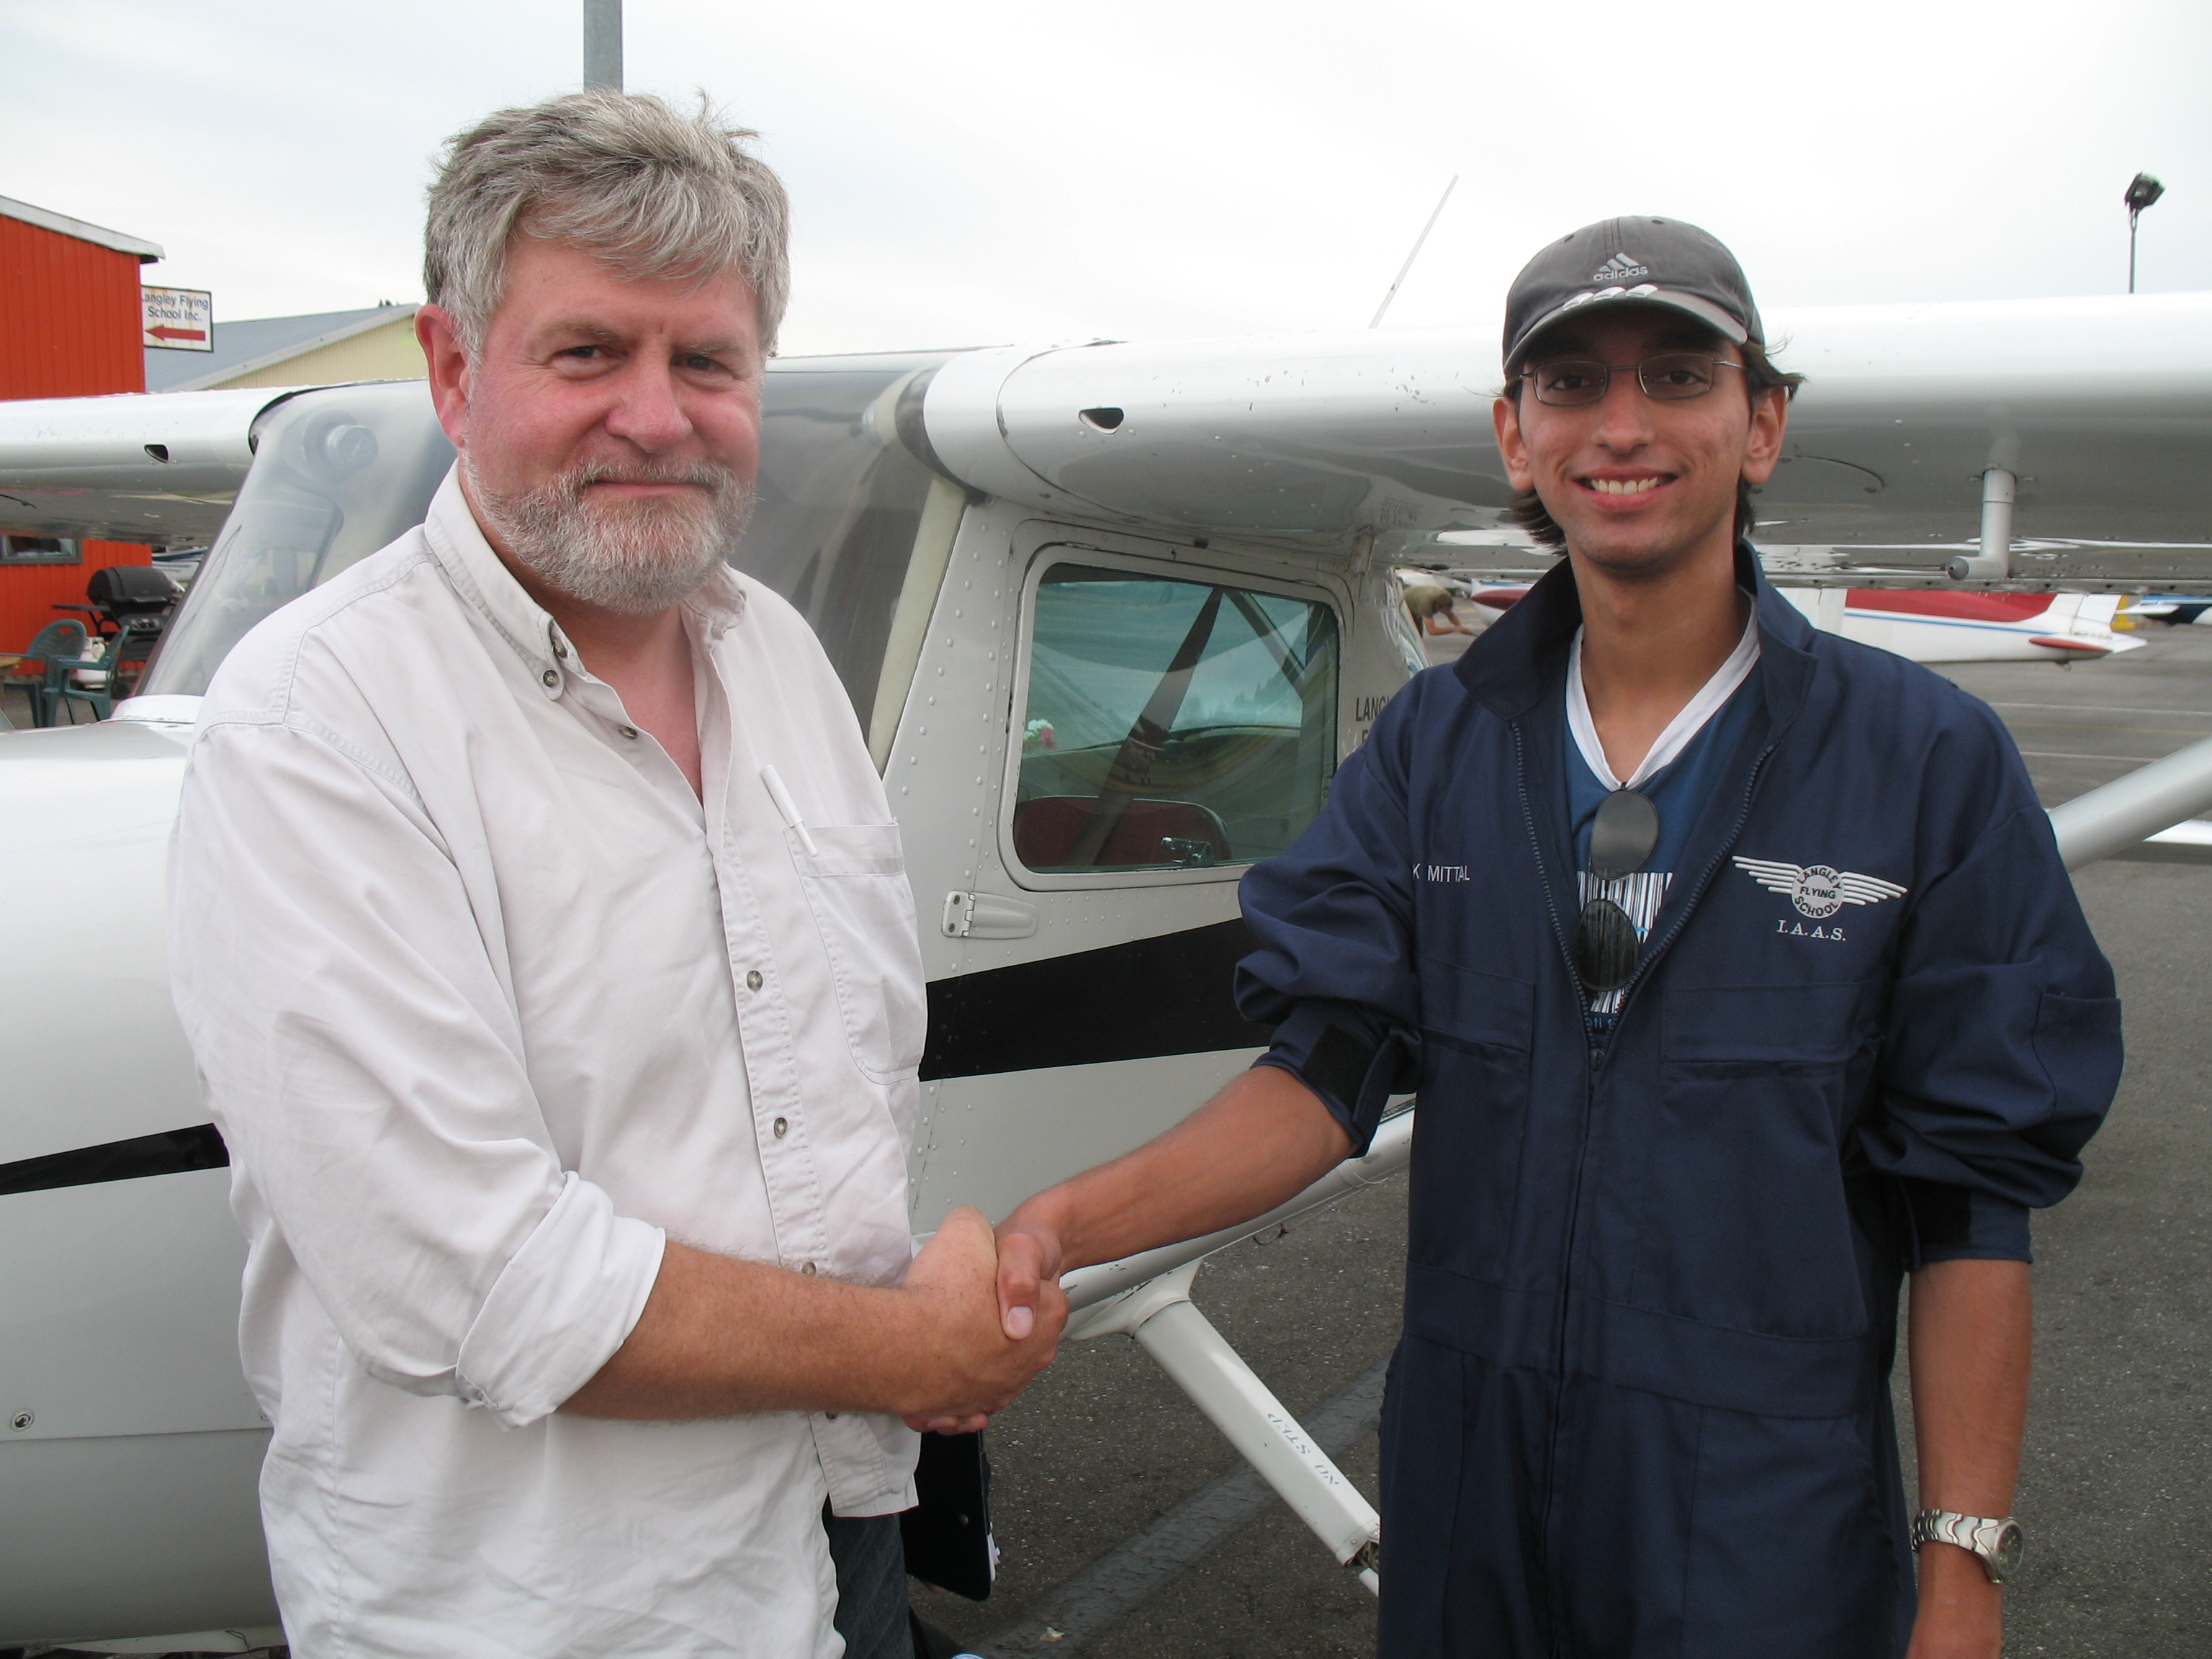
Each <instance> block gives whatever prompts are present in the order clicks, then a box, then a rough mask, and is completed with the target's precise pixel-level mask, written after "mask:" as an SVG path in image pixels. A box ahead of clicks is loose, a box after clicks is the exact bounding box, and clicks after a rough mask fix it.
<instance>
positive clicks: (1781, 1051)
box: [1659, 984, 1869, 1066]
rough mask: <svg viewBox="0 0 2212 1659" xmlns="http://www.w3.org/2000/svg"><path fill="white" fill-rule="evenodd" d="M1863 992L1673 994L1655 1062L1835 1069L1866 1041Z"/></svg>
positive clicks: (1683, 990) (1770, 989)
mask: <svg viewBox="0 0 2212 1659" xmlns="http://www.w3.org/2000/svg"><path fill="white" fill-rule="evenodd" d="M1865 989H1866V987H1863V986H1861V985H1856V984H1841V985H1723V986H1710V987H1706V986H1699V987H1674V988H1670V989H1669V990H1668V993H1667V1000H1666V1003H1665V1005H1664V1006H1663V1008H1662V1012H1661V1015H1660V1036H1659V1052H1660V1058H1661V1059H1662V1060H1668V1061H1687V1062H1690V1063H1692V1064H1696V1063H1700V1062H1713V1061H1723V1062H1724V1061H1729V1060H1740V1061H1747V1062H1752V1063H1758V1062H1761V1061H1764V1062H1766V1063H1768V1064H1779V1065H1792V1064H1795V1065H1813V1066H1819V1065H1835V1064H1838V1063H1840V1062H1841V1061H1843V1060H1849V1059H1850V1057H1851V1055H1852V1054H1855V1053H1857V1050H1858V1048H1859V1045H1860V1043H1861V1042H1862V1041H1863V1037H1864V1032H1865V1029H1866V1027H1867V1025H1868V1024H1869V1020H1868V1018H1867V1017H1866V1015H1865V1014H1864V1013H1863V1012H1862V1010H1861V1008H1860V1003H1861V1001H1862V1000H1863V996H1864V993H1865Z"/></svg>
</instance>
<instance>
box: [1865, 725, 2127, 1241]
mask: <svg viewBox="0 0 2212 1659" xmlns="http://www.w3.org/2000/svg"><path fill="white" fill-rule="evenodd" d="M1991 723H1992V724H1994V720H1992V722H1991ZM1991 740H1992V742H1993V743H1996V744H2001V745H2002V747H2001V749H2000V751H1999V753H1998V754H1997V755H1996V757H1994V758H1993V759H1992V760H1990V761H1989V762H1987V763H1984V769H1987V770H1990V771H1993V772H1995V773H1996V774H1997V775H1996V776H1995V777H1993V778H1991V779H1990V780H1989V781H1988V784H1987V785H1986V786H1985V787H1986V788H1987V793H1983V794H1982V799H1989V798H1990V795H1991V794H1995V795H1996V796H1997V797H1998V798H1999V799H2006V800H2008V802H2009V803H2010V805H2009V810H2007V811H2003V812H2002V815H2001V816H1999V817H1996V820H1995V821H1994V822H1991V823H1988V825H1987V827H1986V828H1984V829H1979V831H1978V833H1976V834H1974V835H1972V837H1971V839H1967V838H1966V837H1965V836H1960V840H1961V842H1963V845H1962V846H1961V847H1960V849H1959V852H1958V854H1957V856H1956V857H1955V859H1954V860H1946V861H1945V863H1943V864H1942V865H1940V866H1938V868H1939V873H1938V874H1937V875H1936V876H1935V877H1934V878H1932V879H1931V880H1929V882H1928V883H1927V884H1926V885H1925V887H1924V888H1923V890H1922V891H1921V892H1919V893H1917V894H1916V895H1915V896H1914V902H1913V905H1912V909H1911V916H1910V920H1909V921H1907V922H1906V924H1905V928H1904V930H1903V932H1902V933H1901V935H1900V939H1899V950H1898V957H1897V961H1896V966H1895V972H1894V976H1893V981H1892V987H1891V1000H1890V1006H1889V1010H1888V1018H1887V1024H1886V1032H1885V1041H1884V1044H1883V1051H1882V1061H1881V1067H1882V1069H1881V1097H1880V1102H1879V1109H1878V1110H1877V1112H1876V1113H1875V1115H1874V1116H1873V1118H1872V1119H1871V1120H1870V1121H1869V1123H1868V1125H1867V1127H1865V1128H1864V1129H1863V1131H1862V1133H1861V1145H1862V1146H1863V1149H1864V1151H1865V1153H1866V1155H1867V1157H1868V1158H1869V1161H1870V1162H1871V1163H1872V1164H1873V1165H1874V1166H1875V1168H1876V1169H1878V1170H1882V1171H1884V1172H1886V1173H1887V1174H1888V1175H1890V1176H1894V1177H1895V1178H1896V1179H1897V1181H1898V1182H1899V1189H1900V1191H1901V1193H1902V1194H1903V1197H1904V1199H1905V1209H1906V1212H1907V1214H1908V1215H1909V1218H1910V1220H1911V1227H1912V1233H1913V1237H1912V1239H1911V1250H1910V1255H1909V1259H1910V1260H1911V1262H1912V1263H1913V1264H1914V1265H1916V1266H1917V1265H1920V1264H1923V1263H1925V1262H1929V1261H1946V1260H1950V1259H1953V1258H1962V1257H1984V1258H1993V1259H2000V1260H2013V1261H2027V1260H2029V1251H2028V1212H2030V1211H2031V1210H2032V1209H2036V1208H2041V1207H2043V1206H2048V1205H2051V1204H2055V1203H2057V1201H2058V1200H2060V1199H2062V1198H2063V1197H2065V1196H2066V1194H2068V1193H2069V1192H2071V1191H2072V1190H2073V1189H2074V1187H2075V1183H2076V1182H2078V1181H2079V1180H2080V1179H2081V1149H2082V1147H2083V1146H2085V1145H2086V1144H2087V1141H2088V1139H2089V1138H2090V1136H2091V1135H2093V1134H2094V1133H2096V1131H2097V1128H2098V1127H2099V1125H2100V1124H2101V1123H2102V1122H2103V1121H2104V1118H2105V1114H2106V1111H2107V1110H2109V1109H2110V1108H2111V1106H2112V1097H2113V1094H2114V1092H2115V1091H2116V1090H2117V1089H2118V1085H2119V1079H2120V1066H2121V1057H2122V1049H2121V1037H2120V1006H2119V1002H2118V999H2117V998H2116V996H2115V995H2114V994H2113V992H2114V987H2113V981H2112V968H2111V966H2110V965H2109V964H2108V963H2106V960H2105V957H2104V955H2103V953H2102V952H2101V951H2099V949H2098V948H2097V943H2096V940H2095V939H2094V938H2093V936H2092V935H2091V933H2090V931H2089V926H2088V922H2087V920H2086V919H2085V918H2084V917H2083V915H2082V914H2081V903H2080V902H2079V900H2078V899H2077V898H2076V897H2075V892H2074V886H2073V883H2072V882H2071V880H2070V879H2069V878H2068V876H2067V873H2066V870H2065V867H2064V866H2063V863H2062V862H2061V860H2060V859H2059V855H2058V849H2057V842H2056V841H2055V840H2054V839H2053V837H2052V835H2051V823H2050V819H2049V817H2048V816H2047V815H2046V814H2045V812H2044V811H2043V810H2042V809H2041V808H2040V807H2039V806H2037V805H2035V804H2034V801H2033V796H2032V795H2031V794H2029V793H2028V791H2027V778H2026V775H2025V772H2024V770H2023V769H2021V765H2020V762H2019V760H2018V758H2017V757H2015V756H2014V755H2012V754H2011V752H2010V748H2009V744H2008V742H2006V741H2004V740H2003V739H2002V738H2001V735H1998V734H1992V739H1991ZM1990 786H1993V787H1990Z"/></svg>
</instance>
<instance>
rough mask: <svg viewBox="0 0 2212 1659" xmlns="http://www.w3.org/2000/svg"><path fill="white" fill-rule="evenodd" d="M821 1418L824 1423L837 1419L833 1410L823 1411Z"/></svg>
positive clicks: (833, 1421)
mask: <svg viewBox="0 0 2212 1659" xmlns="http://www.w3.org/2000/svg"><path fill="white" fill-rule="evenodd" d="M822 1420H823V1422H824V1423H835V1422H836V1420H837V1413H835V1412H824V1413H822Z"/></svg>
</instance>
